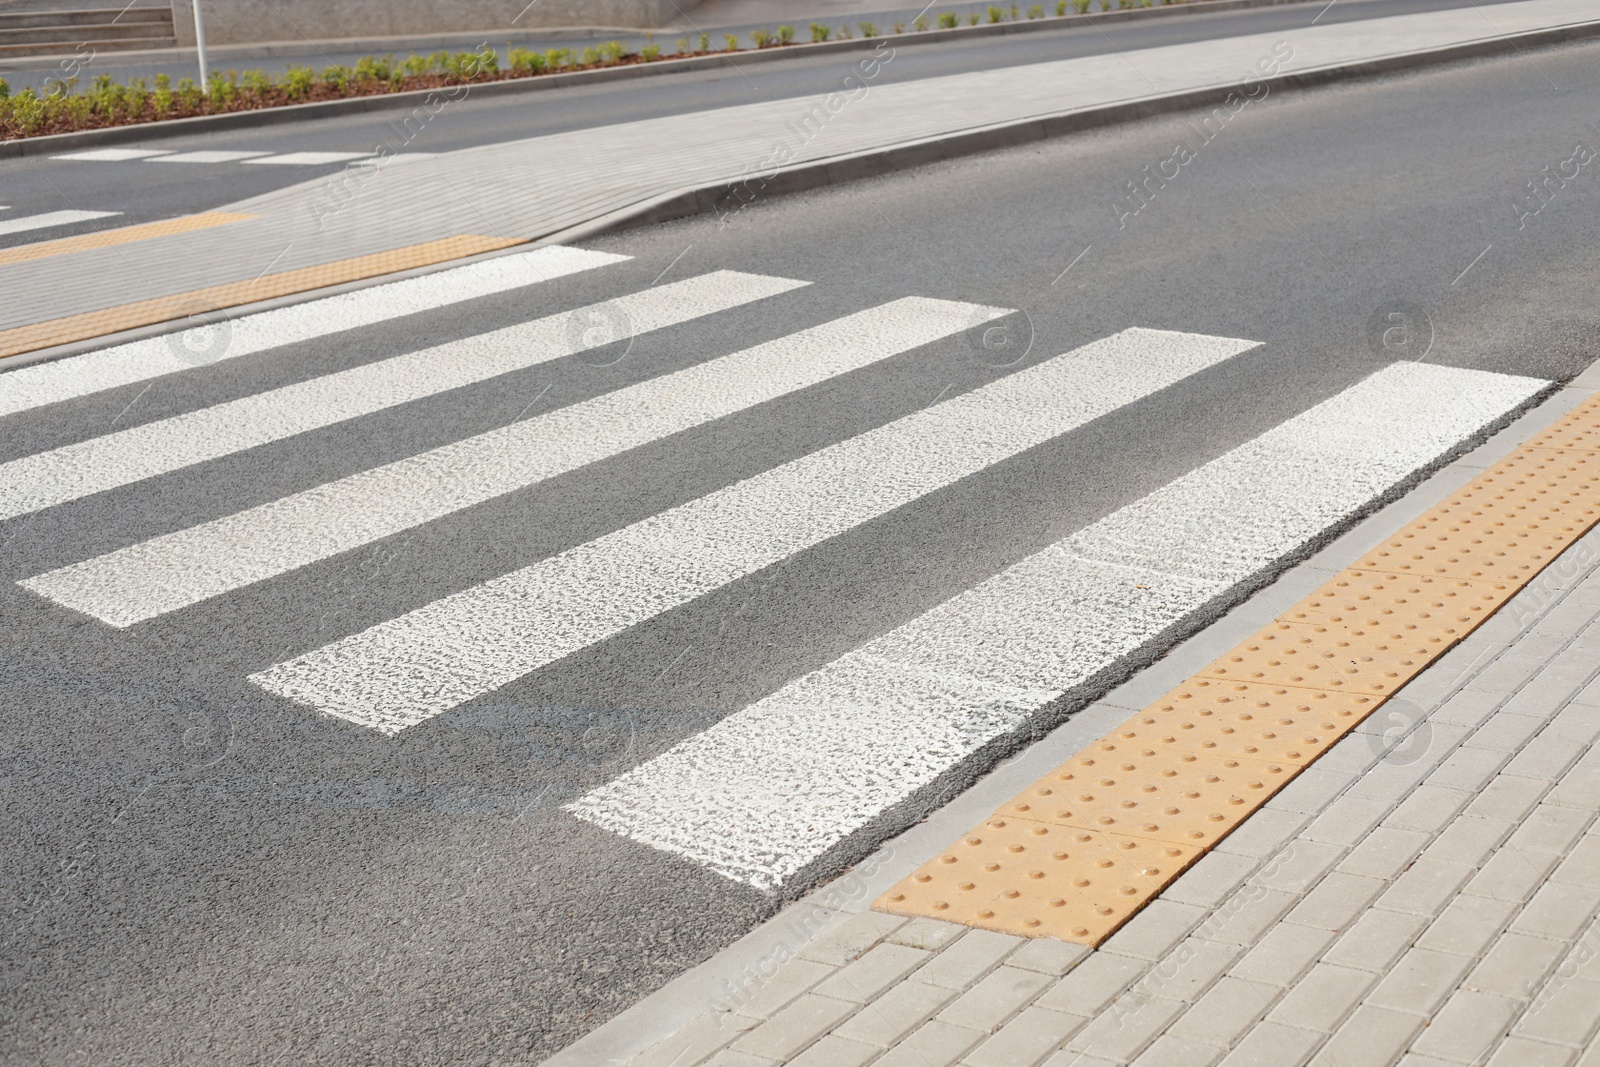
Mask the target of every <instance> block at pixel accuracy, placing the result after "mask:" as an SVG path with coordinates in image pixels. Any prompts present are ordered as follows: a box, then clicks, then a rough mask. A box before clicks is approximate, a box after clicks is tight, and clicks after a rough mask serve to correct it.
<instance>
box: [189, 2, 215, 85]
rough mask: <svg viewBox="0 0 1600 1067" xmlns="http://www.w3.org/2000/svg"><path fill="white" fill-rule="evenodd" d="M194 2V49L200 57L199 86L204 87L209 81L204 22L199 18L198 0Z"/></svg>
mask: <svg viewBox="0 0 1600 1067" xmlns="http://www.w3.org/2000/svg"><path fill="white" fill-rule="evenodd" d="M193 2H194V50H195V52H196V54H198V55H199V57H200V88H201V89H204V88H205V87H206V86H207V85H208V84H210V82H211V74H210V72H209V71H208V70H206V24H205V22H203V21H202V20H201V18H200V0H193Z"/></svg>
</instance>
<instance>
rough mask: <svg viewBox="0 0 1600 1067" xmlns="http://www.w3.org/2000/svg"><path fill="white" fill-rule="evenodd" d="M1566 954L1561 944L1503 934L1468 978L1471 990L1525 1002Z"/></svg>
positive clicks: (1521, 935)
mask: <svg viewBox="0 0 1600 1067" xmlns="http://www.w3.org/2000/svg"><path fill="white" fill-rule="evenodd" d="M1565 951H1566V946H1565V945H1564V944H1562V943H1561V942H1559V941H1547V940H1545V939H1544V938H1542V937H1529V936H1528V935H1527V934H1502V935H1501V936H1500V938H1499V940H1497V941H1496V942H1495V943H1494V945H1493V946H1492V947H1491V948H1490V949H1489V951H1488V953H1487V954H1486V955H1485V956H1484V957H1483V961H1482V962H1481V963H1479V964H1478V965H1477V966H1476V967H1474V968H1473V970H1472V973H1471V974H1470V975H1468V976H1467V981H1466V986H1467V988H1468V989H1476V990H1478V991H1480V992H1483V993H1498V994H1500V995H1501V996H1504V997H1513V998H1518V999H1526V998H1528V997H1531V996H1532V995H1533V994H1534V992H1535V991H1536V990H1538V988H1539V985H1540V983H1542V982H1543V981H1544V977H1545V975H1547V974H1549V973H1550V969H1551V968H1552V967H1554V966H1555V962H1556V960H1558V959H1560V958H1561V956H1562V955H1563V953H1564V952H1565Z"/></svg>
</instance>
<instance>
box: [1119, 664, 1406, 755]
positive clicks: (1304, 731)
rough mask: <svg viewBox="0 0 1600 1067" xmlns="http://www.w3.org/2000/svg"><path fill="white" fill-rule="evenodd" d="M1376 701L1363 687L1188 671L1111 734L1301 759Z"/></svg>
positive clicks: (1315, 752)
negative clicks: (1339, 688)
mask: <svg viewBox="0 0 1600 1067" xmlns="http://www.w3.org/2000/svg"><path fill="white" fill-rule="evenodd" d="M1379 703H1380V698H1379V697H1375V696H1371V695H1369V694H1366V693H1335V692H1327V691H1324V690H1321V689H1299V688H1293V687H1289V686H1277V685H1261V684H1258V683H1254V682H1239V681H1231V680H1228V681H1222V680H1216V679H1211V678H1191V679H1189V680H1188V681H1187V682H1185V683H1184V684H1183V685H1180V686H1178V687H1177V688H1176V689H1173V690H1172V691H1171V692H1169V693H1167V694H1166V695H1165V696H1163V697H1162V698H1161V699H1160V700H1157V701H1156V702H1155V703H1153V704H1151V705H1150V706H1149V707H1148V708H1146V709H1145V710H1144V711H1141V712H1139V714H1137V715H1135V716H1133V717H1132V718H1130V719H1129V720H1128V721H1127V722H1125V723H1123V724H1122V726H1121V727H1119V728H1118V729H1117V730H1116V731H1114V732H1113V734H1112V735H1111V736H1113V737H1121V738H1127V737H1128V735H1129V734H1137V735H1138V736H1140V737H1143V738H1147V739H1154V740H1157V741H1159V742H1160V744H1161V745H1163V746H1165V747H1171V748H1175V749H1180V750H1184V751H1189V752H1194V753H1197V754H1206V753H1211V754H1215V755H1216V756H1219V757H1230V758H1239V757H1243V758H1247V759H1257V760H1268V761H1271V762H1274V763H1292V764H1298V765H1302V766H1303V765H1304V764H1307V763H1310V762H1311V761H1312V760H1314V759H1316V758H1317V757H1318V756H1320V755H1321V754H1322V753H1323V752H1325V751H1327V749H1328V748H1329V747H1330V746H1332V745H1333V743H1334V742H1335V741H1337V740H1339V738H1341V737H1343V736H1344V735H1345V734H1347V733H1349V732H1350V730H1351V729H1353V728H1354V727H1355V726H1356V724H1358V723H1360V722H1361V721H1362V720H1363V719H1365V718H1366V717H1367V716H1368V715H1370V714H1371V713H1372V711H1373V709H1374V708H1376V707H1377V706H1378V704H1379Z"/></svg>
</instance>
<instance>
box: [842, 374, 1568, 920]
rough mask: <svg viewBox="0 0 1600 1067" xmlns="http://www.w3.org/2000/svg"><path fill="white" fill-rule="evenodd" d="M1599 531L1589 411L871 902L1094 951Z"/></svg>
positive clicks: (1492, 471) (1494, 470)
mask: <svg viewBox="0 0 1600 1067" xmlns="http://www.w3.org/2000/svg"><path fill="white" fill-rule="evenodd" d="M1597 520H1600V394H1596V395H1595V396H1592V397H1590V398H1589V399H1587V400H1586V401H1584V402H1583V403H1582V404H1580V405H1579V406H1578V407H1577V408H1576V409H1574V410H1573V411H1572V412H1570V413H1569V414H1567V415H1565V416H1564V417H1562V418H1561V419H1560V420H1559V421H1558V422H1557V423H1556V424H1555V425H1553V426H1551V427H1550V428H1549V429H1548V430H1545V431H1544V432H1543V433H1540V434H1537V435H1535V436H1534V437H1533V438H1531V439H1530V440H1528V441H1527V442H1525V443H1524V444H1523V445H1522V446H1521V447H1520V448H1518V449H1517V450H1516V451H1515V452H1513V453H1512V454H1511V455H1510V456H1508V457H1507V458H1506V459H1503V460H1501V461H1500V462H1499V463H1496V464H1495V465H1494V466H1492V467H1490V468H1489V469H1488V470H1486V471H1484V472H1483V473H1482V474H1480V475H1479V476H1478V477H1477V478H1474V479H1473V480H1472V481H1471V482H1470V483H1469V484H1467V485H1466V486H1463V487H1462V488H1461V489H1459V490H1457V491H1456V492H1454V493H1452V494H1451V495H1450V496H1449V497H1448V498H1447V499H1446V500H1444V502H1442V503H1440V504H1438V505H1437V506H1435V507H1433V508H1431V509H1429V510H1428V511H1427V512H1426V513H1425V514H1423V515H1422V516H1420V517H1419V518H1417V519H1416V520H1415V521H1413V522H1411V523H1409V524H1408V525H1406V526H1405V527H1404V528H1403V529H1401V530H1400V531H1399V532H1398V533H1396V534H1395V535H1394V536H1393V537H1390V538H1388V539H1387V540H1386V541H1385V542H1384V544H1383V545H1381V546H1379V547H1378V548H1376V549H1374V550H1373V551H1372V552H1369V553H1367V554H1366V555H1364V556H1363V557H1362V558H1361V559H1360V560H1359V561H1357V563H1356V564H1355V566H1353V567H1351V568H1350V569H1349V570H1346V571H1344V572H1343V573H1341V574H1339V575H1338V576H1336V577H1335V578H1334V579H1333V580H1331V581H1329V582H1328V583H1327V584H1325V585H1324V586H1323V587H1322V588H1320V589H1318V590H1317V591H1316V592H1314V593H1312V594H1311V595H1310V596H1308V597H1306V598H1305V599H1304V600H1302V601H1301V602H1300V603H1299V604H1296V605H1295V606H1294V607H1293V608H1291V609H1290V610H1288V611H1286V612H1284V613H1283V614H1282V615H1281V616H1279V617H1278V618H1277V619H1275V620H1273V622H1271V623H1269V624H1268V625H1267V626H1265V627H1263V628H1262V629H1261V631H1260V632H1258V633H1256V634H1255V635H1254V636H1252V637H1250V638H1249V639H1248V640H1245V641H1243V642H1241V643H1240V644H1239V646H1238V647H1236V648H1234V649H1232V650H1231V651H1229V652H1227V653H1225V654H1224V655H1222V656H1221V657H1219V658H1218V659H1217V660H1216V662H1214V663H1212V664H1211V665H1210V666H1208V667H1206V668H1204V669H1203V670H1201V671H1200V672H1198V673H1197V674H1196V675H1195V676H1194V677H1192V678H1190V679H1189V680H1188V681H1187V682H1185V683H1184V684H1183V685H1180V686H1178V687H1177V688H1176V689H1174V690H1173V691H1172V692H1170V693H1168V694H1166V695H1165V696H1163V697H1162V698H1161V699H1160V700H1157V701H1156V702H1155V703H1153V704H1151V705H1150V706H1149V707H1147V708H1145V709H1144V710H1143V711H1141V712H1139V713H1138V714H1137V715H1134V716H1133V717H1132V718H1130V719H1128V721H1127V722H1125V723H1123V724H1122V725H1121V726H1119V727H1117V728H1116V729H1115V730H1113V731H1112V732H1111V733H1109V734H1107V735H1106V736H1105V737H1103V738H1101V739H1100V740H1099V741H1096V742H1095V743H1094V744H1092V745H1090V746H1089V747H1088V748H1086V749H1084V750H1083V751H1082V752H1080V753H1078V755H1076V756H1074V757H1073V758H1072V759H1070V760H1068V761H1067V762H1066V763H1064V764H1062V765H1061V766H1060V767H1057V768H1056V769H1055V770H1054V771H1052V772H1051V773H1050V774H1048V775H1046V776H1045V777H1044V778H1042V779H1040V780H1039V781H1037V782H1035V783H1034V784H1033V785H1031V786H1029V787H1028V788H1027V789H1026V790H1024V791H1023V792H1022V793H1021V794H1020V795H1019V796H1017V797H1015V798H1013V799H1012V800H1011V801H1009V802H1007V803H1006V804H1004V805H1002V806H1001V807H1000V809H999V810H998V811H996V812H995V814H994V815H993V816H992V817H991V818H990V819H989V820H988V821H987V822H985V823H984V824H983V825H982V826H979V827H977V828H975V829H974V830H973V831H972V832H971V833H969V834H967V835H965V836H964V837H963V838H962V839H961V840H960V841H958V842H956V843H955V844H953V845H952V846H951V847H950V848H949V849H948V850H946V851H945V852H944V853H942V854H941V855H939V856H936V857H935V858H934V859H932V860H931V861H929V862H928V863H925V864H923V865H922V866H921V867H920V868H918V869H917V870H916V871H915V872H913V873H912V874H911V876H910V877H908V878H906V879H904V880H903V881H901V882H900V883H899V884H898V885H896V886H894V887H893V888H892V889H890V890H889V891H888V892H887V893H885V894H884V895H883V896H881V897H879V898H878V900H877V901H876V902H875V903H874V905H873V906H874V907H875V908H877V909H878V910H879V911H887V912H891V913H894V914H897V915H913V916H929V917H932V918H938V919H945V920H948V921H951V922H959V923H965V924H966V925H968V926H977V927H982V928H985V929H990V930H1000V931H1003V932H1005V933H1011V934H1021V935H1023V936H1026V937H1057V938H1060V939H1062V940H1065V941H1076V942H1079V943H1081V944H1086V945H1098V944H1100V943H1101V942H1102V941H1104V940H1105V939H1106V938H1107V937H1110V936H1111V934H1112V933H1114V932H1115V931H1116V930H1117V928H1118V927H1119V926H1121V925H1122V924H1123V923H1125V922H1127V921H1128V920H1129V919H1130V918H1132V917H1133V916H1134V915H1135V914H1137V913H1138V911H1139V909H1141V908H1143V907H1144V906H1145V905H1146V904H1147V903H1149V902H1150V901H1151V900H1152V899H1153V898H1154V897H1155V896H1156V895H1157V894H1158V893H1160V892H1161V890H1162V889H1164V888H1165V887H1166V886H1167V885H1168V884H1169V883H1170V882H1171V881H1172V880H1173V879H1174V878H1176V877H1177V876H1178V875H1179V874H1181V873H1182V872H1183V871H1184V869H1185V868H1187V867H1188V866H1189V865H1190V864H1192V863H1193V862H1194V861H1195V860H1197V859H1198V858H1199V857H1200V856H1202V855H1204V854H1205V851H1206V850H1207V849H1209V848H1210V847H1211V846H1213V845H1215V844H1216V843H1217V842H1218V841H1220V840H1222V838H1223V837H1225V836H1226V835H1227V834H1228V832H1229V831H1231V830H1232V829H1233V828H1234V827H1236V826H1238V825H1239V824H1240V823H1241V822H1243V821H1244V820H1245V819H1246V818H1248V817H1249V816H1250V814H1251V813H1252V812H1254V811H1255V810H1256V809H1257V808H1259V807H1260V806H1261V805H1262V803H1264V802H1265V801H1266V799H1267V798H1268V797H1270V796H1271V795H1272V794H1273V793H1275V792H1276V791H1277V790H1279V789H1281V788H1282V787H1283V786H1284V785H1285V784H1286V783H1288V782H1289V781H1290V780H1291V779H1293V777H1294V776H1295V775H1296V774H1297V773H1299V772H1300V771H1301V770H1302V769H1304V768H1305V767H1307V766H1309V765H1310V764H1311V763H1312V762H1313V761H1314V760H1315V759H1316V758H1317V757H1318V756H1320V755H1321V754H1322V753H1324V752H1326V751H1327V750H1328V749H1329V748H1330V747H1331V746H1332V745H1333V744H1334V742H1336V741H1338V740H1339V739H1340V738H1341V737H1343V736H1344V735H1345V734H1347V733H1349V731H1350V730H1351V729H1352V728H1354V727H1355V726H1356V725H1357V724H1358V723H1360V722H1361V721H1362V720H1363V719H1365V718H1366V717H1367V716H1368V715H1370V714H1372V713H1373V712H1374V711H1376V710H1377V709H1378V708H1379V707H1381V706H1382V705H1383V702H1384V701H1385V700H1387V699H1388V698H1389V697H1390V696H1392V695H1393V694H1394V693H1395V691H1397V690H1398V689H1400V688H1401V687H1402V686H1404V685H1405V683H1406V682H1407V681H1409V680H1410V679H1411V678H1412V677H1414V676H1415V675H1416V674H1417V673H1418V672H1419V671H1421V670H1422V669H1424V668H1425V667H1427V665H1428V664H1429V663H1431V662H1432V661H1433V660H1434V659H1436V658H1437V657H1438V656H1440V655H1441V654H1443V653H1444V652H1445V651H1446V650H1448V649H1449V648H1450V647H1451V646H1453V645H1454V644H1455V643H1456V642H1458V641H1460V640H1461V639H1462V638H1463V637H1465V636H1467V634H1469V633H1471V632H1472V631H1473V630H1474V629H1475V628H1477V626H1478V625H1479V624H1481V623H1482V622H1483V621H1484V620H1485V619H1487V618H1488V617H1489V616H1490V615H1492V614H1493V613H1494V612H1495V611H1496V610H1497V609H1498V608H1499V607H1500V606H1501V605H1503V604H1504V603H1505V602H1506V601H1507V600H1509V599H1510V598H1511V597H1512V596H1513V595H1515V594H1516V592H1517V591H1518V590H1519V589H1521V588H1522V587H1523V586H1524V585H1526V584H1527V582H1528V581H1530V580H1531V579H1532V578H1533V577H1534V576H1535V575H1536V574H1538V573H1539V571H1540V570H1542V569H1543V568H1544V567H1546V566H1548V565H1549V564H1550V563H1551V561H1553V560H1554V559H1555V558H1556V557H1557V556H1558V555H1560V554H1561V552H1563V551H1564V550H1565V549H1567V548H1568V547H1569V546H1570V545H1571V544H1572V543H1573V542H1575V541H1576V540H1577V539H1578V538H1580V537H1582V536H1583V535H1584V534H1585V533H1587V532H1588V531H1589V529H1590V528H1591V527H1592V526H1594V524H1595V523H1596V521H1597Z"/></svg>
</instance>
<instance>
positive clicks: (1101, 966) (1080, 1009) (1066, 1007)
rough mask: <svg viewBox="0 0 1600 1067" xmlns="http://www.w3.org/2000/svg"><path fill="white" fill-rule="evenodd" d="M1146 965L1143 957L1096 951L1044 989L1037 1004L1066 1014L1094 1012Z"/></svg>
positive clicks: (1147, 967) (1123, 987) (1107, 1002)
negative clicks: (1137, 958) (1063, 976)
mask: <svg viewBox="0 0 1600 1067" xmlns="http://www.w3.org/2000/svg"><path fill="white" fill-rule="evenodd" d="M1148 969H1149V965H1148V964H1147V963H1145V961H1143V960H1136V959H1134V958H1132V957H1131V956H1113V955H1110V954H1108V953H1104V952H1096V953H1095V954H1094V955H1092V956H1090V957H1089V958H1088V959H1086V960H1084V961H1083V962H1082V963H1080V964H1078V965H1077V966H1076V967H1074V968H1073V969H1072V970H1071V971H1068V972H1067V976H1066V977H1065V978H1062V979H1061V980H1060V981H1059V982H1057V983H1056V984H1055V985H1053V986H1051V987H1050V988H1049V989H1048V990H1046V991H1045V992H1044V993H1043V994H1042V995H1041V996H1040V997H1039V1000H1038V1004H1039V1006H1040V1007H1041V1008H1049V1009H1050V1010H1052V1011H1062V1012H1066V1013H1068V1014H1069V1015H1087V1016H1093V1015H1097V1014H1099V1013H1100V1012H1101V1011H1103V1010H1105V1007H1106V1005H1108V1004H1110V1003H1111V1001H1112V1000H1114V999H1115V998H1116V997H1117V996H1118V995H1119V994H1120V993H1121V992H1122V991H1123V990H1124V989H1127V988H1128V987H1129V986H1130V985H1132V984H1133V983H1134V982H1135V981H1137V980H1138V979H1139V978H1141V977H1143V976H1144V974H1145V972H1146V971H1147V970H1148Z"/></svg>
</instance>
